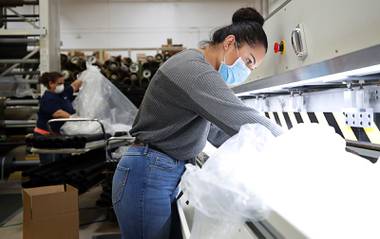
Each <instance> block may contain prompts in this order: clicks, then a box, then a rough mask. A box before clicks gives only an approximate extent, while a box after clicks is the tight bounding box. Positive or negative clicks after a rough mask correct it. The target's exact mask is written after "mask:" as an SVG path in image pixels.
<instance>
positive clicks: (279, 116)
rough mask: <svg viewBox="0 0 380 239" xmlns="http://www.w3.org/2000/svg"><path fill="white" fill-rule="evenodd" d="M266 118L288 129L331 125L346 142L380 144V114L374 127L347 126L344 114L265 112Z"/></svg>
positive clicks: (376, 114) (375, 116)
mask: <svg viewBox="0 0 380 239" xmlns="http://www.w3.org/2000/svg"><path fill="white" fill-rule="evenodd" d="M264 113H265V116H266V117H267V118H269V119H271V120H272V121H273V122H275V123H276V124H278V125H280V126H281V127H284V128H286V129H290V128H292V127H293V126H294V125H296V124H300V123H318V124H322V125H329V126H331V127H333V128H334V129H335V132H336V133H337V134H339V135H340V136H342V137H343V138H344V139H346V140H350V141H359V142H366V143H372V144H380V130H379V127H380V113H375V114H374V118H375V119H374V122H375V124H373V125H372V127H366V128H360V127H351V126H348V125H346V120H345V116H344V114H343V112H264Z"/></svg>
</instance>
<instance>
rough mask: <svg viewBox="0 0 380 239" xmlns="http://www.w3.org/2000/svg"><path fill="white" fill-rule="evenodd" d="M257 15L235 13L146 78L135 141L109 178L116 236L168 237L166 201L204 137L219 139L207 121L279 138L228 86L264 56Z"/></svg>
mask: <svg viewBox="0 0 380 239" xmlns="http://www.w3.org/2000/svg"><path fill="white" fill-rule="evenodd" d="M258 16H260V15H259V14H258V13H257V12H256V10H254V9H252V8H244V9H239V10H238V11H237V12H235V14H234V16H233V22H232V24H231V25H228V26H225V27H222V28H220V29H219V30H217V31H216V32H215V33H214V34H213V37H212V40H211V41H210V42H209V44H208V45H207V46H206V47H205V48H204V49H190V50H185V51H183V52H181V53H179V54H177V55H175V56H173V57H172V58H170V59H169V60H168V61H167V62H165V64H163V65H162V66H161V67H160V69H159V70H158V71H157V73H156V74H155V75H154V77H153V78H152V80H151V82H150V85H149V87H148V89H147V91H146V94H145V97H144V99H143V101H142V104H141V106H140V109H139V112H138V115H137V117H136V119H135V122H134V124H133V127H132V129H131V131H130V133H131V135H132V136H134V137H136V142H135V144H134V145H132V146H131V147H130V148H129V149H128V151H127V152H126V153H125V155H124V156H123V158H122V159H121V160H120V162H119V164H118V166H117V169H116V171H115V175H114V178H113V185H112V202H113V206H114V210H115V213H116V216H117V219H118V222H119V226H120V230H121V234H122V238H127V239H139V238H143V239H153V238H157V239H166V238H169V233H170V224H171V203H172V202H174V200H175V198H176V193H177V190H176V188H177V185H178V182H179V180H180V178H181V175H182V173H183V171H184V165H185V163H186V162H189V161H193V160H194V158H195V157H196V156H197V155H198V154H199V153H200V152H201V150H202V149H203V148H204V146H205V144H206V140H207V137H208V136H209V135H213V136H217V135H220V134H218V133H215V132H212V134H210V123H212V124H213V125H215V126H217V127H213V129H220V130H222V131H223V132H224V133H223V134H224V135H228V136H232V135H234V134H236V133H237V132H238V131H239V129H240V126H242V125H244V124H247V123H259V124H262V125H263V126H265V127H267V128H268V129H270V130H271V132H272V133H273V134H274V135H279V134H280V133H281V128H279V127H278V126H277V125H274V124H273V123H272V122H271V121H270V120H269V119H267V118H266V117H264V116H262V115H261V114H259V113H258V112H257V111H255V110H254V109H252V108H250V107H248V106H246V105H245V104H244V103H243V102H242V101H241V100H240V99H238V98H237V97H236V96H235V95H234V93H233V92H232V90H231V89H230V88H229V87H228V85H227V83H229V84H234V83H239V82H241V81H242V80H245V79H246V78H247V76H248V75H249V73H250V71H251V70H252V69H254V68H255V67H257V65H259V64H260V62H261V61H262V59H263V58H264V56H265V54H266V51H267V47H268V42H267V37H266V34H265V32H264V30H263V29H262V22H261V23H260V22H258V21H257V17H258ZM225 138H226V137H225ZM209 140H210V141H211V142H217V141H220V139H217V138H214V139H212V137H209Z"/></svg>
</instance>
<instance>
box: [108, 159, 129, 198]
mask: <svg viewBox="0 0 380 239" xmlns="http://www.w3.org/2000/svg"><path fill="white" fill-rule="evenodd" d="M128 173H129V168H126V167H123V166H121V165H117V167H116V170H115V174H114V176H113V182H112V204H116V203H118V202H119V201H120V200H121V199H122V198H123V194H124V191H125V185H126V184H127V179H128Z"/></svg>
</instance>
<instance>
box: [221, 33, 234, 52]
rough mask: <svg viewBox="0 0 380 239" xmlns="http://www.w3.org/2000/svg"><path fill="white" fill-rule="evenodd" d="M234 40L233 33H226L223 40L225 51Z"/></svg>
mask: <svg viewBox="0 0 380 239" xmlns="http://www.w3.org/2000/svg"><path fill="white" fill-rule="evenodd" d="M235 42H236V39H235V36H234V35H228V36H227V37H226V38H225V39H224V41H223V49H224V50H225V51H226V50H228V48H229V47H230V46H233V45H234V44H235Z"/></svg>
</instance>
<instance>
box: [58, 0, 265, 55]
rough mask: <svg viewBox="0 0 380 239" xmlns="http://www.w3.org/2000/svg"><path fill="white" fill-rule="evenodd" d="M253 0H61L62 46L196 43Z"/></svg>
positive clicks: (108, 46)
mask: <svg viewBox="0 0 380 239" xmlns="http://www.w3.org/2000/svg"><path fill="white" fill-rule="evenodd" d="M258 2H259V1H181V2H178V1H177V2H176V1H151V2H149V1H120V0H119V1H105V0H103V1H100V0H98V1H93V0H80V1H78V0H61V18H60V21H61V39H62V43H63V45H62V47H63V48H128V47H159V46H160V45H161V44H163V43H165V42H166V39H167V38H173V42H174V43H183V44H184V45H185V46H186V47H196V46H197V44H198V42H199V41H200V40H204V39H208V38H209V36H210V32H211V31H212V30H213V29H215V28H217V27H219V26H222V25H225V24H228V23H230V22H231V17H232V14H233V12H234V11H235V10H236V9H238V8H240V7H244V6H253V7H256V8H257V9H259V5H258Z"/></svg>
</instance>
